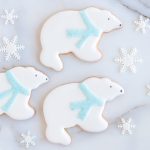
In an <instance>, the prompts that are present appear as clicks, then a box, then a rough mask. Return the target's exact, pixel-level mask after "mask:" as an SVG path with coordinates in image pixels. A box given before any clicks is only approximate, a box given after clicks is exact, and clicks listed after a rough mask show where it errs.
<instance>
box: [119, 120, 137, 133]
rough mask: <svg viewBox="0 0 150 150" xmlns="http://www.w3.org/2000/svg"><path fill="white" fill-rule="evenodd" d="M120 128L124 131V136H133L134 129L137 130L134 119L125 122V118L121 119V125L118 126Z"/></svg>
mask: <svg viewBox="0 0 150 150" xmlns="http://www.w3.org/2000/svg"><path fill="white" fill-rule="evenodd" d="M118 128H120V129H121V130H122V131H121V133H122V134H123V135H124V134H132V129H134V128H135V125H134V124H132V119H131V118H129V119H127V120H125V119H124V118H121V121H120V123H119V124H118Z"/></svg>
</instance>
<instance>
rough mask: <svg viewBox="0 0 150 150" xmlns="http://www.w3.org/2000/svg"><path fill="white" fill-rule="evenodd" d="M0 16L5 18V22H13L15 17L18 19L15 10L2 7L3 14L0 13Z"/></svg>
mask: <svg viewBox="0 0 150 150" xmlns="http://www.w3.org/2000/svg"><path fill="white" fill-rule="evenodd" d="M1 18H2V19H4V20H5V24H6V25H7V24H14V23H15V21H14V20H15V19H18V16H17V15H16V14H15V10H14V9H12V10H10V11H9V10H7V9H4V14H2V15H1Z"/></svg>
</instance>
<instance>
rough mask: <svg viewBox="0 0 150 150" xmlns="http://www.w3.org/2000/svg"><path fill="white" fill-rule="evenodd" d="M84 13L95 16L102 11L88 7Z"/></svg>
mask: <svg viewBox="0 0 150 150" xmlns="http://www.w3.org/2000/svg"><path fill="white" fill-rule="evenodd" d="M85 11H86V12H87V13H89V14H96V13H98V12H100V11H102V10H101V9H99V8H96V7H88V8H86V9H85Z"/></svg>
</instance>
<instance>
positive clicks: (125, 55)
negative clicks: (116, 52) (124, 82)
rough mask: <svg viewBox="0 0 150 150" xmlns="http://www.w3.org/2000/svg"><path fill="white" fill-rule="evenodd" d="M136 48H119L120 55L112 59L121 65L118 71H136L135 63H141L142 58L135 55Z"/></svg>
mask: <svg viewBox="0 0 150 150" xmlns="http://www.w3.org/2000/svg"><path fill="white" fill-rule="evenodd" d="M136 55H137V49H136V48H133V49H129V50H127V49H124V48H121V49H120V56H119V57H117V58H115V59H114V61H115V62H116V63H118V64H120V65H121V68H120V72H121V73H123V72H126V71H127V70H129V71H130V72H132V73H136V66H135V64H136V63H141V62H142V59H141V58H138V57H137V56H136Z"/></svg>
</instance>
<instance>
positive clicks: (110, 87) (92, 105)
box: [43, 77, 124, 145]
mask: <svg viewBox="0 0 150 150" xmlns="http://www.w3.org/2000/svg"><path fill="white" fill-rule="evenodd" d="M123 93H124V90H123V88H122V87H121V86H120V85H119V84H117V83H115V82H113V81H111V80H110V79H108V78H97V77H91V78H88V79H86V80H84V81H83V82H81V83H70V84H66V85H62V86H59V87H57V88H56V89H54V90H53V91H51V92H50V93H49V94H48V95H47V97H46V99H45V102H44V106H43V111H44V117H45V121H46V124H47V128H46V137H47V139H48V140H49V141H51V142H53V143H59V144H64V145H68V144H70V143H71V137H70V136H69V134H68V133H67V132H66V130H65V129H67V128H70V127H74V126H76V125H78V126H80V127H81V128H82V129H83V130H85V131H88V132H101V131H103V130H105V129H106V128H107V126H108V122H107V121H106V120H105V119H104V118H103V116H102V113H103V110H104V106H105V103H106V102H107V101H111V100H113V99H114V98H116V97H117V96H119V95H121V94H123Z"/></svg>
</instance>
